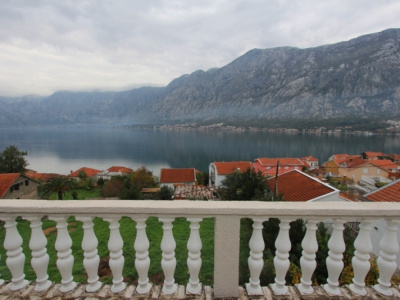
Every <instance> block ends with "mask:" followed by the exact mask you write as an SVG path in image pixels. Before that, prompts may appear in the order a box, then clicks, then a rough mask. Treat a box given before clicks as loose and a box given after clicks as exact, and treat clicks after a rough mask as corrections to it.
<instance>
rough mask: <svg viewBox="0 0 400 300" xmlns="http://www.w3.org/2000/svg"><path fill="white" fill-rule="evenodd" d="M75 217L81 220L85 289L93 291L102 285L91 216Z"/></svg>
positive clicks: (96, 242)
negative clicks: (85, 278)
mask: <svg viewBox="0 0 400 300" xmlns="http://www.w3.org/2000/svg"><path fill="white" fill-rule="evenodd" d="M76 219H77V220H79V221H81V222H83V225H82V228H83V239H82V249H83V251H84V253H83V255H84V257H85V258H84V259H83V266H84V267H85V270H86V273H87V276H88V280H87V282H88V285H87V286H86V291H87V292H89V293H93V292H96V291H98V290H99V289H100V288H101V285H102V283H101V282H100V281H99V275H98V270H99V264H100V257H99V255H98V254H97V252H98V251H97V246H98V244H99V243H98V241H97V238H96V235H95V233H94V230H93V227H94V224H93V217H77V218H76Z"/></svg>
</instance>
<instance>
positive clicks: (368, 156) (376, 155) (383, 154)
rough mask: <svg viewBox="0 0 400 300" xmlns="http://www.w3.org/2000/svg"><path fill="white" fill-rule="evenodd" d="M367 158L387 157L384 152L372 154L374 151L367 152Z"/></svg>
mask: <svg viewBox="0 0 400 300" xmlns="http://www.w3.org/2000/svg"><path fill="white" fill-rule="evenodd" d="M364 153H365V155H366V156H367V158H376V157H378V156H386V154H385V153H383V152H372V151H365V152H364Z"/></svg>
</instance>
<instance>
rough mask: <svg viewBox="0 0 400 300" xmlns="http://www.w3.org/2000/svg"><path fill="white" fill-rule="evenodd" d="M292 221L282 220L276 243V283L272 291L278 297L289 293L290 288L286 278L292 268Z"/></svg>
mask: <svg viewBox="0 0 400 300" xmlns="http://www.w3.org/2000/svg"><path fill="white" fill-rule="evenodd" d="M290 222H291V220H288V219H281V220H280V223H279V234H278V237H277V238H276V241H275V247H276V251H275V257H274V266H275V273H276V276H275V283H274V284H273V285H272V290H273V291H274V293H275V294H277V295H284V294H287V293H288V287H287V286H286V285H285V283H286V281H285V276H286V273H287V271H288V270H289V267H290V261H289V251H290V249H291V247H292V246H291V244H290V238H289V229H290Z"/></svg>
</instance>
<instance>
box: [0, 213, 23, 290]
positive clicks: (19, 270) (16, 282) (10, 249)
mask: <svg viewBox="0 0 400 300" xmlns="http://www.w3.org/2000/svg"><path fill="white" fill-rule="evenodd" d="M1 219H2V220H4V221H5V224H4V228H5V229H6V237H5V239H4V249H6V250H7V259H6V264H7V267H8V269H9V270H10V272H11V275H12V280H11V281H12V285H11V287H10V290H12V291H16V290H20V289H22V288H24V287H25V286H27V285H28V284H29V282H28V281H27V280H25V274H24V263H25V255H24V253H22V247H21V246H22V243H23V241H22V238H21V236H20V235H19V233H18V230H17V222H16V221H15V218H13V217H10V218H7V217H6V218H1Z"/></svg>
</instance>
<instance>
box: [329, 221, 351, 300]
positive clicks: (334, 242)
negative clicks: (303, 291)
mask: <svg viewBox="0 0 400 300" xmlns="http://www.w3.org/2000/svg"><path fill="white" fill-rule="evenodd" d="M343 223H344V221H343V220H340V219H335V220H334V224H333V231H332V235H331V238H330V239H329V242H328V248H329V252H328V257H327V258H326V267H327V269H328V279H327V284H325V285H324V290H325V291H326V292H328V293H330V294H332V295H340V289H339V276H340V273H341V272H342V270H343V266H344V263H343V252H344V251H345V250H346V245H345V243H344V239H343V230H344V226H343Z"/></svg>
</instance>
